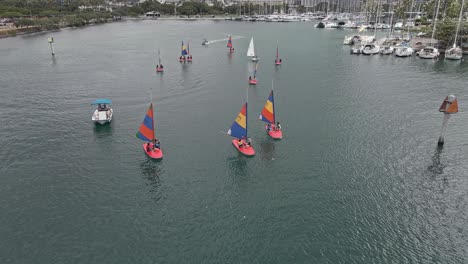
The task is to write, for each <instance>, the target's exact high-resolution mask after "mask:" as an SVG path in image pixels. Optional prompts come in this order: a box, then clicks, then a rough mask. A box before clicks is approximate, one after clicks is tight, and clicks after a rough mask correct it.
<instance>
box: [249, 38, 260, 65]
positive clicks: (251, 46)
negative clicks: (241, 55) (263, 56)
mask: <svg viewBox="0 0 468 264" xmlns="http://www.w3.org/2000/svg"><path fill="white" fill-rule="evenodd" d="M247 57H251V59H252V61H253V62H256V61H258V59H259V58H258V57H257V56H256V55H255V46H254V40H253V37H252V38H251V39H250V44H249V49H248V50H247Z"/></svg>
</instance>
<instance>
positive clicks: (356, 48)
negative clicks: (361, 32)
mask: <svg viewBox="0 0 468 264" xmlns="http://www.w3.org/2000/svg"><path fill="white" fill-rule="evenodd" d="M363 49H364V45H354V46H352V47H351V50H350V52H351V54H361V53H362V50H363Z"/></svg>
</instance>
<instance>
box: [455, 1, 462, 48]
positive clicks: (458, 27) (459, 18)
mask: <svg viewBox="0 0 468 264" xmlns="http://www.w3.org/2000/svg"><path fill="white" fill-rule="evenodd" d="M464 5H465V0H462V4H461V8H460V15H459V16H458V25H457V31H455V39H454V40H453V47H454V48H455V47H456V46H457V37H458V31H459V30H460V23H461V20H462V16H463V6H464Z"/></svg>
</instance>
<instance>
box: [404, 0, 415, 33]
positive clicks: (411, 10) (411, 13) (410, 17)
mask: <svg viewBox="0 0 468 264" xmlns="http://www.w3.org/2000/svg"><path fill="white" fill-rule="evenodd" d="M413 3H414V0H411V7H410V16H409V20H408V22H406V24H407V25H408V36H409V35H410V33H409V22H410V21H411V19H412V18H413Z"/></svg>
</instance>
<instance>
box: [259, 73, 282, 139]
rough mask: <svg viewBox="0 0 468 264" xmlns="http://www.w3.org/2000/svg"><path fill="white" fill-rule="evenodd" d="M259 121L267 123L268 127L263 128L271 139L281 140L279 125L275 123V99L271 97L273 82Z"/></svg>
mask: <svg viewBox="0 0 468 264" xmlns="http://www.w3.org/2000/svg"><path fill="white" fill-rule="evenodd" d="M259 119H260V120H262V121H263V122H266V123H268V125H266V126H265V131H266V133H267V134H268V135H269V136H270V137H271V138H273V139H282V138H283V131H282V130H281V125H280V123H279V122H278V123H276V115H275V99H274V97H273V82H271V92H270V95H269V96H268V99H267V101H266V103H265V106H264V107H263V109H262V112H261V113H260V117H259Z"/></svg>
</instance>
